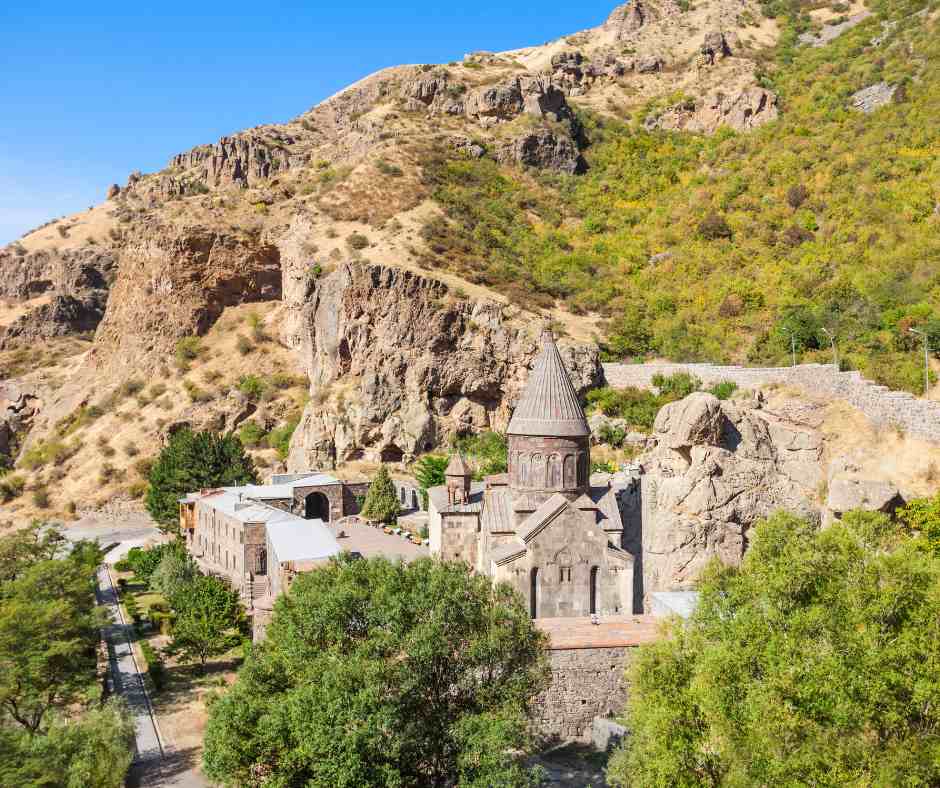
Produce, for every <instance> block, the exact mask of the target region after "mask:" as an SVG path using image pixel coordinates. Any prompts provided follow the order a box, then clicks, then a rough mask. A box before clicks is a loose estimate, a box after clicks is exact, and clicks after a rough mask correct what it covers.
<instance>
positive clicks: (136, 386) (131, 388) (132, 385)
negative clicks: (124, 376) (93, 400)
mask: <svg viewBox="0 0 940 788" xmlns="http://www.w3.org/2000/svg"><path fill="white" fill-rule="evenodd" d="M143 390H144V384H143V383H141V382H140V381H139V380H136V379H134V378H131V379H130V380H125V381H124V382H123V383H122V384H121V387H120V388H119V389H118V391H120V393H121V396H122V397H133V396H135V395H137V394H139V393H140V392H141V391H143Z"/></svg>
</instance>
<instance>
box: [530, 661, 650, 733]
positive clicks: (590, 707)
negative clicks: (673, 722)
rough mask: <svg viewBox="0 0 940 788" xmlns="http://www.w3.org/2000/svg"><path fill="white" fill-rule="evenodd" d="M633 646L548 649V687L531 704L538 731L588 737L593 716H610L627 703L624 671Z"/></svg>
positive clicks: (618, 711) (621, 709) (617, 712)
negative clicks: (549, 670)
mask: <svg viewBox="0 0 940 788" xmlns="http://www.w3.org/2000/svg"><path fill="white" fill-rule="evenodd" d="M634 650H635V646H617V647H612V648H611V647H599V648H567V649H552V650H550V651H549V660H550V663H551V667H552V683H551V686H550V687H549V688H548V689H547V690H546V691H545V692H543V693H542V694H541V695H540V696H539V698H538V699H537V701H536V702H535V703H534V704H533V708H534V714H533V722H534V723H535V725H536V726H537V728H538V730H539V732H540V733H541V734H543V735H545V736H548V737H549V738H552V739H560V740H562V741H568V740H572V739H574V740H579V741H585V740H588V739H590V738H591V728H592V725H593V722H594V718H595V717H612V716H616V715H618V714H619V713H620V712H621V711H623V708H624V706H625V705H626V702H627V697H628V695H627V682H626V677H625V671H626V668H627V664H628V660H629V658H630V655H631V654H632V653H633V652H634Z"/></svg>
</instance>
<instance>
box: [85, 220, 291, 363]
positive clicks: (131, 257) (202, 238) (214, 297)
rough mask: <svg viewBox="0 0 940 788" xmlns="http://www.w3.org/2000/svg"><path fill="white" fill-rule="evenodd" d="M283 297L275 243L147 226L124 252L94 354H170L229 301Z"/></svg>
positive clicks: (110, 356) (205, 327) (202, 230)
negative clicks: (177, 344) (174, 347)
mask: <svg viewBox="0 0 940 788" xmlns="http://www.w3.org/2000/svg"><path fill="white" fill-rule="evenodd" d="M280 296H281V268H280V259H279V255H278V250H277V247H276V246H273V245H271V244H267V243H265V242H263V241H261V240H260V239H257V238H254V237H251V236H248V237H246V236H244V235H241V234H237V235H236V234H234V233H232V234H226V233H223V232H220V231H216V230H211V229H209V228H206V227H189V228H183V229H174V228H172V227H164V226H153V227H148V228H146V229H143V228H142V229H141V230H140V231H139V232H138V233H137V234H136V240H135V241H134V242H132V243H128V244H126V245H125V246H124V247H123V248H122V250H121V266H120V270H119V273H118V275H117V278H116V280H115V282H114V285H113V287H112V289H111V298H110V299H109V301H108V308H107V310H106V312H105V316H104V319H103V320H102V321H101V325H100V326H99V329H98V335H97V338H96V350H95V353H96V355H97V356H98V357H100V358H106V359H107V360H108V361H114V360H115V358H116V357H120V356H121V355H123V354H127V353H133V354H135V356H137V357H143V356H146V355H147V354H148V353H150V352H151V351H160V352H166V351H167V350H169V349H171V348H172V346H173V344H174V343H175V342H176V340H178V339H179V338H180V337H182V336H186V335H190V334H202V333H204V332H205V331H206V330H208V328H209V327H210V326H211V325H212V324H213V323H214V322H215V320H216V319H217V318H218V317H219V315H221V314H222V310H223V309H224V308H225V307H227V306H234V305H236V304H242V303H247V302H252V301H267V300H273V299H278V298H280ZM117 360H118V363H121V362H120V358H118V359H117Z"/></svg>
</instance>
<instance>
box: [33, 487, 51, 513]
mask: <svg viewBox="0 0 940 788" xmlns="http://www.w3.org/2000/svg"><path fill="white" fill-rule="evenodd" d="M49 502H50V501H49V491H48V490H47V489H46V488H45V487H36V489H34V490H33V505H34V506H36V507H37V508H39V509H48V508H49Z"/></svg>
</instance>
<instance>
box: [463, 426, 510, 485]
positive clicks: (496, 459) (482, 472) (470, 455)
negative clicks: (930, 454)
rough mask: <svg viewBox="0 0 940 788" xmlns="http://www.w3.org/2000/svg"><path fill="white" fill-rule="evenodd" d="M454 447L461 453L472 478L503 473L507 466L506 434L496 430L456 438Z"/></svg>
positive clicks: (507, 448) (478, 478)
mask: <svg viewBox="0 0 940 788" xmlns="http://www.w3.org/2000/svg"><path fill="white" fill-rule="evenodd" d="M455 448H456V449H457V450H458V451H460V452H462V453H463V456H464V457H465V458H466V459H467V461H468V462H469V464H470V467H471V468H472V469H473V478H474V479H476V480H477V481H479V480H480V479H482V478H483V477H484V476H490V475H492V474H496V473H505V472H506V470H507V468H508V467H509V464H508V463H509V447H508V444H507V443H506V436H505V435H501V434H500V433H498V432H480V433H474V434H471V435H466V436H464V437H462V438H458V440H457V441H456V444H455Z"/></svg>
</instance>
